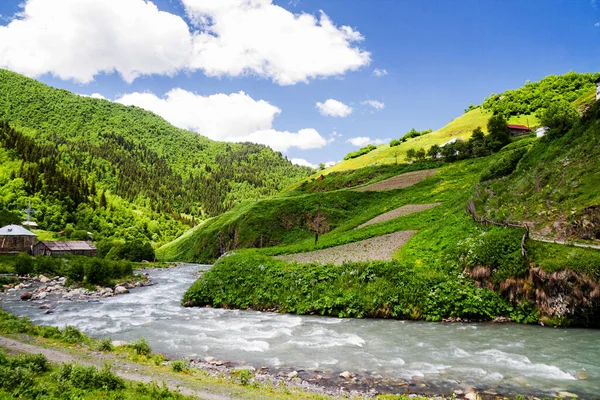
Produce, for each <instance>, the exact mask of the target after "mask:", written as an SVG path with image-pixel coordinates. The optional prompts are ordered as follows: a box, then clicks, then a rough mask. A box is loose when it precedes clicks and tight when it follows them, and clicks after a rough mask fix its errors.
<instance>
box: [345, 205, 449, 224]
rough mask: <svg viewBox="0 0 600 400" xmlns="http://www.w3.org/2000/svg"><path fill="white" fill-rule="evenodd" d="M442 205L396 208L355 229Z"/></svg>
mask: <svg viewBox="0 0 600 400" xmlns="http://www.w3.org/2000/svg"><path fill="white" fill-rule="evenodd" d="M440 204H442V203H430V204H407V205H405V206H402V207H400V208H396V209H395V210H392V211H388V212H386V213H383V214H381V215H378V216H376V217H375V218H373V219H371V220H369V221H367V222H365V223H364V224H361V225H359V226H357V227H356V228H354V229H355V230H356V229H360V228H364V227H365V226H369V225H373V224H376V223H378V222H383V221H389V220H391V219H396V218H398V217H402V216H404V215H408V214H413V213H416V212H420V211H425V210H429V209H430V208H433V207H437V206H439V205H440Z"/></svg>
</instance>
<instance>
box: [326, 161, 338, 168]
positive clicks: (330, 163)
mask: <svg viewBox="0 0 600 400" xmlns="http://www.w3.org/2000/svg"><path fill="white" fill-rule="evenodd" d="M335 164H337V161H327V162H326V163H325V168H329V167H333V166H334V165H335Z"/></svg>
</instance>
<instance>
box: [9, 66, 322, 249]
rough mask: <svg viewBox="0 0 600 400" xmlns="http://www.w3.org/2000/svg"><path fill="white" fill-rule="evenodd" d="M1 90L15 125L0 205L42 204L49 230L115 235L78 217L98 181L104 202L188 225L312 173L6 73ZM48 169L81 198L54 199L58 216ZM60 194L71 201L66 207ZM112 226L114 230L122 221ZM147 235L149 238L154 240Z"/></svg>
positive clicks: (265, 152) (270, 154)
mask: <svg viewBox="0 0 600 400" xmlns="http://www.w3.org/2000/svg"><path fill="white" fill-rule="evenodd" d="M0 93H1V94H0V121H3V122H4V123H7V124H8V125H9V126H7V127H5V128H6V129H5V130H4V133H5V135H7V136H6V138H5V139H4V140H2V141H0V143H1V146H2V148H0V151H2V157H3V160H4V161H3V163H2V167H1V171H0V176H2V177H3V179H2V180H1V181H0V192H5V193H7V195H6V196H4V197H0V208H5V209H9V210H10V211H15V210H19V209H22V208H24V206H25V205H26V204H27V201H28V200H29V199H28V197H31V198H33V197H36V198H37V199H36V204H35V206H36V208H39V209H41V208H44V210H43V214H44V215H43V216H41V218H42V219H41V222H42V227H43V228H46V229H50V230H58V229H62V228H64V224H66V223H69V222H72V223H75V224H78V225H79V228H81V229H89V230H94V229H96V230H98V229H99V230H101V231H103V235H102V236H107V235H108V236H112V235H110V234H109V233H108V231H109V230H110V227H104V228H101V227H99V225H101V224H95V226H89V225H90V223H89V221H90V220H93V217H85V218H83V217H82V215H75V214H82V213H83V212H79V211H77V209H78V207H80V205H81V204H85V205H89V206H90V209H91V211H89V210H87V211H86V212H85V213H87V214H89V213H92V214H93V213H94V212H95V210H96V207H95V206H94V205H93V204H92V203H94V201H93V199H91V198H90V196H91V195H92V193H89V192H90V190H91V187H92V184H93V186H94V192H95V193H96V194H98V196H99V193H100V192H102V193H108V196H109V198H110V199H112V201H111V205H112V206H115V205H116V204H117V203H118V204H123V206H124V208H130V209H136V208H137V209H138V211H139V212H142V213H144V212H146V213H148V212H149V213H154V214H156V215H160V216H162V217H163V218H167V219H171V220H173V219H175V220H181V219H184V218H183V217H182V216H181V214H186V215H191V216H194V217H201V218H203V217H206V216H213V215H218V214H220V213H222V212H224V211H226V210H228V209H230V208H231V207H233V206H234V205H235V204H237V203H239V202H241V201H243V200H246V199H257V198H261V197H265V196H269V195H273V194H275V193H277V192H278V191H280V190H281V189H283V188H285V187H286V186H289V185H290V184H291V183H293V182H295V181H298V180H299V179H302V178H304V177H306V176H307V175H308V174H309V173H310V172H311V170H310V169H308V168H305V167H298V166H295V165H292V164H291V163H290V162H289V161H288V160H287V159H286V158H285V157H283V156H282V155H281V154H280V153H277V152H274V151H272V150H271V149H270V148H268V147H266V146H262V145H255V144H250V143H223V142H215V141H211V140H209V139H207V138H205V137H202V136H199V135H197V134H195V133H192V132H189V131H185V130H182V129H178V128H175V127H173V126H172V125H170V124H169V123H168V122H166V121H165V120H163V119H162V118H160V117H158V116H157V115H155V114H153V113H150V112H148V111H145V110H142V109H140V108H137V107H127V106H123V105H120V104H116V103H112V102H110V101H107V100H99V99H92V98H88V97H82V96H79V95H76V94H73V93H69V92H67V91H65V90H58V89H54V88H51V87H49V86H47V85H44V84H42V83H40V82H37V81H35V80H33V79H29V78H26V77H23V76H21V75H18V74H15V73H12V72H9V71H6V70H0ZM9 136H10V137H9ZM50 160H51V162H49V161H50ZM47 164H53V165H54V167H55V170H57V171H61V172H62V173H63V175H64V177H65V179H67V178H68V180H69V182H71V183H70V184H69V186H70V188H71V193H70V194H73V196H74V197H76V198H73V196H70V195H69V194H65V193H62V195H61V196H54V197H57V198H61V199H60V201H59V202H58V203H56V204H57V205H56V207H58V208H57V209H56V210H54V211H53V212H51V211H50V210H49V209H48V207H47V206H48V203H47V202H46V203H47V204H45V205H44V204H42V203H44V201H45V199H47V198H49V197H52V196H53V195H51V194H50V192H52V193H59V192H60V190H59V189H60V188H59V187H58V186H60V184H59V183H58V181H57V182H54V183H50V184H48V182H49V175H50V174H51V173H52V171H51V170H49V169H48V165H47ZM47 181H48V182H47ZM75 186H77V187H79V188H81V190H80V192H81V193H75V192H77V190H74V187H75ZM84 186H85V187H87V189H86V190H83V189H82V188H83V187H84ZM9 188H12V189H9ZM2 189H3V190H2ZM65 189H67V188H65ZM65 191H66V190H65ZM105 196H106V194H105ZM62 197H69V201H71V202H72V203H73V204H62V203H64V201H63V200H65V199H62ZM99 201H100V200H99V197H97V198H95V204H96V205H97V203H98V202H99ZM59 203H61V204H59ZM67 203H68V202H67ZM82 207H83V206H82ZM142 210H144V211H142ZM139 212H138V214H139ZM61 213H64V214H65V215H64V216H59V214H61ZM40 214H42V213H40ZM50 214H56V216H55V217H52V218H50ZM46 217H47V218H46ZM155 217H156V216H154V217H152V218H151V219H150V220H156V219H157V218H158V217H156V218H155ZM186 218H187V217H186ZM83 219H86V220H87V221H88V222H82V221H83ZM187 219H188V220H189V218H187ZM128 223H131V221H129V222H128ZM111 224H112V225H113V229H114V226H115V224H116V225H119V224H120V223H119V222H111ZM143 230H145V232H142V235H143V236H146V237H152V236H153V233H150V232H148V231H147V229H143ZM154 230H155V231H156V229H154ZM178 230H179V228H178ZM137 231H139V229H137ZM138 233H139V232H138ZM154 233H156V232H154ZM172 234H173V232H171V233H170V234H168V235H166V236H167V237H169V238H172ZM159 236H162V235H159Z"/></svg>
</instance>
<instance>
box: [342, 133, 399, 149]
mask: <svg viewBox="0 0 600 400" xmlns="http://www.w3.org/2000/svg"><path fill="white" fill-rule="evenodd" d="M390 140H391V139H389V138H386V139H371V138H370V137H368V136H358V137H355V138H350V139H348V140H347V141H346V142H347V143H350V144H351V145H353V146H356V147H364V146H366V145H368V144H374V145H375V146H379V145H380V144H384V143H388V142H389V141H390Z"/></svg>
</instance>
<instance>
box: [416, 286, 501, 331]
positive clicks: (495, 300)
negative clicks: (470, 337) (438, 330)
mask: <svg viewBox="0 0 600 400" xmlns="http://www.w3.org/2000/svg"><path fill="white" fill-rule="evenodd" d="M511 311H512V307H511V306H510V305H509V304H508V303H507V302H506V300H504V299H503V298H502V297H500V296H499V295H497V294H496V293H494V292H492V291H491V290H489V289H487V288H483V289H480V288H478V287H477V286H476V285H475V284H474V283H473V282H472V281H469V280H467V279H451V280H448V281H446V282H442V283H440V284H439V285H437V286H435V287H434V289H433V290H432V291H431V293H430V294H429V296H428V297H427V299H426V301H425V304H424V307H423V316H424V317H425V319H426V320H428V321H440V320H441V319H442V318H446V317H459V318H462V319H475V320H490V319H493V318H495V317H498V316H508V315H509V314H510V312H511Z"/></svg>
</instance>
